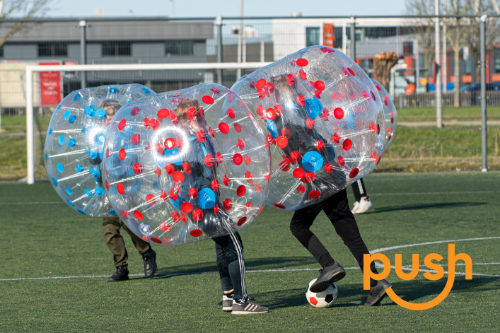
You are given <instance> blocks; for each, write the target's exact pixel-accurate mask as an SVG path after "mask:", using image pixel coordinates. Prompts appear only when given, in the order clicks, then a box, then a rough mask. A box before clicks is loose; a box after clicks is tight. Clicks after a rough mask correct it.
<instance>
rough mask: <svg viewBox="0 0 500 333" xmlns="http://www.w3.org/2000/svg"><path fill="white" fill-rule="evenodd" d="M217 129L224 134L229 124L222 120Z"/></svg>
mask: <svg viewBox="0 0 500 333" xmlns="http://www.w3.org/2000/svg"><path fill="white" fill-rule="evenodd" d="M219 130H220V131H221V132H222V133H224V134H227V133H228V132H229V125H228V124H226V123H224V122H222V123H220V124H219Z"/></svg>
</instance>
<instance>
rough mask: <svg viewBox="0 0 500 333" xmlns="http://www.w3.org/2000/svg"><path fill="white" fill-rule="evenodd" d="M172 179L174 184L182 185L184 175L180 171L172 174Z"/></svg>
mask: <svg viewBox="0 0 500 333" xmlns="http://www.w3.org/2000/svg"><path fill="white" fill-rule="evenodd" d="M172 179H173V180H174V182H176V183H182V182H183V181H184V173H183V172H181V171H176V172H174V174H173V176H172Z"/></svg>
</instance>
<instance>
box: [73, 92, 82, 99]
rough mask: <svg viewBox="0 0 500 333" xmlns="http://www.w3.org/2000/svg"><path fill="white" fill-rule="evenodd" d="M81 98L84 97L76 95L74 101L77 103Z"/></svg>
mask: <svg viewBox="0 0 500 333" xmlns="http://www.w3.org/2000/svg"><path fill="white" fill-rule="evenodd" d="M81 97H82V95H80V94H79V93H78V94H76V95H75V96H74V97H73V100H74V101H77V100H79V99H80V98H81Z"/></svg>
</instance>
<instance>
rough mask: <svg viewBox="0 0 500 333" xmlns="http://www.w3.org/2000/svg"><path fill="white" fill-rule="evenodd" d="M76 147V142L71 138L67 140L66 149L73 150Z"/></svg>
mask: <svg viewBox="0 0 500 333" xmlns="http://www.w3.org/2000/svg"><path fill="white" fill-rule="evenodd" d="M75 146H76V140H75V139H73V138H71V139H69V140H68V147H70V148H74V147H75Z"/></svg>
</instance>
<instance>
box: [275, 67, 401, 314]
mask: <svg viewBox="0 0 500 333" xmlns="http://www.w3.org/2000/svg"><path fill="white" fill-rule="evenodd" d="M273 84H274V88H275V96H276V103H277V104H279V105H281V106H282V107H283V108H284V114H286V115H287V117H288V113H287V112H288V111H289V110H290V111H292V114H293V115H294V117H295V118H296V117H297V116H296V114H297V112H296V110H297V109H298V108H299V106H298V105H297V104H296V102H295V101H296V98H297V92H296V90H295V87H294V86H291V85H289V84H288V83H287V81H286V78H285V76H284V75H283V76H279V77H276V78H274V79H273ZM321 109H323V108H322V106H321ZM300 113H302V114H305V112H299V114H300ZM300 118H302V119H303V118H304V116H302V117H300ZM277 123H278V124H277V125H278V126H280V125H279V124H280V123H281V122H280V121H277ZM303 123H304V125H305V120H304V122H303ZM286 125H287V126H290V125H289V124H286ZM281 126H283V125H281ZM295 127H297V125H295ZM278 131H279V128H278ZM292 131H294V132H295V133H297V134H299V137H300V140H304V137H303V136H301V135H300V132H303V133H308V134H309V135H307V138H306V139H305V140H309V141H310V142H307V141H296V140H294V139H295V137H294V136H293V135H294V132H292V136H291V139H290V140H289V141H288V146H287V147H286V148H285V149H284V153H285V154H287V155H289V154H290V151H293V150H299V147H300V146H302V147H303V146H305V147H307V148H308V149H314V143H313V142H315V141H316V140H317V139H321V140H323V139H322V138H320V137H318V136H317V135H318V133H317V132H315V131H314V132H313V131H312V130H310V129H308V128H303V129H298V128H297V129H294V128H292ZM297 134H295V135H297ZM311 138H313V139H311ZM323 142H327V141H323ZM311 144H312V145H311ZM328 146H329V145H328ZM302 149H303V148H302ZM324 151H329V150H328V149H324ZM330 153H331V151H330ZM334 156H335V155H334ZM333 172H335V173H336V176H337V178H338V179H343V180H344V181H345V177H346V176H345V175H344V174H343V173H342V172H340V171H337V170H335V169H334V170H333ZM308 186H310V185H308ZM321 211H324V212H325V214H326V216H327V217H328V219H329V220H330V222H331V223H332V225H333V227H334V228H335V231H336V232H337V234H338V235H339V236H340V237H341V238H342V240H343V241H344V244H345V245H346V246H347V247H348V248H349V250H350V251H351V253H352V254H353V256H354V258H355V259H356V261H357V262H358V265H359V267H360V268H361V270H363V255H364V254H369V253H370V252H369V251H368V248H367V247H366V244H365V243H364V241H363V239H362V238H361V234H360V232H359V229H358V226H357V224H356V220H355V219H354V216H353V214H352V213H351V210H350V209H349V202H348V200H347V191H346V189H343V190H342V191H340V192H338V193H336V194H334V195H332V196H330V197H328V198H326V199H325V200H323V201H322V202H319V203H316V204H313V205H311V206H308V207H305V208H302V209H299V210H297V211H295V213H294V215H293V217H292V220H291V221H290V231H291V232H292V234H293V235H294V236H295V238H297V240H298V241H299V242H300V243H301V244H302V245H303V246H304V247H305V248H306V249H307V250H308V251H309V252H310V253H311V254H312V255H313V257H314V258H315V259H316V260H317V261H318V263H319V264H320V265H321V266H322V267H323V269H322V270H320V272H321V274H320V276H319V277H318V279H317V280H316V282H315V283H314V284H312V285H311V286H310V288H309V289H310V290H311V291H312V292H316V293H317V292H321V291H324V290H326V289H327V288H328V287H329V286H330V285H331V284H332V282H335V281H339V280H340V279H342V278H343V277H344V276H345V274H346V273H345V270H344V268H343V267H342V266H341V265H340V264H339V263H338V262H336V261H335V260H334V259H333V258H332V256H331V255H330V253H329V252H328V250H327V249H326V248H325V247H324V246H323V244H322V243H321V242H320V240H319V239H318V237H316V235H315V234H314V233H313V232H312V231H311V230H310V228H311V226H312V224H313V223H314V220H315V219H316V217H317V216H318V214H319V213H320V212H321ZM370 269H371V270H372V271H373V272H376V271H377V270H376V268H375V263H374V262H372V263H371V266H370ZM390 286H391V284H390V283H389V282H387V281H386V280H381V281H376V280H373V279H372V280H371V281H370V291H369V293H368V298H367V300H366V302H365V305H367V306H370V305H376V304H377V303H379V302H380V301H381V300H382V298H383V297H384V296H385V294H386V293H385V289H387V288H389V287H390Z"/></svg>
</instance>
